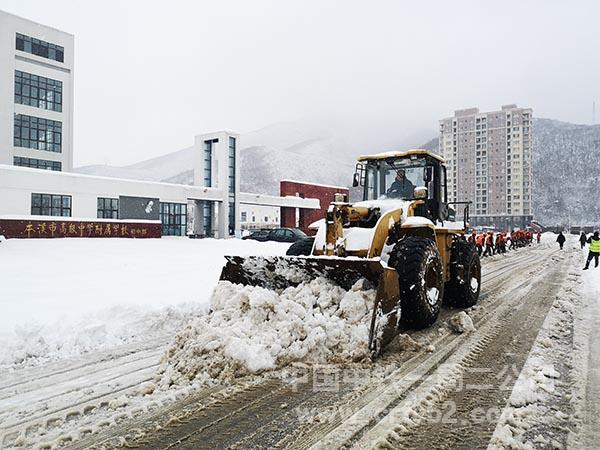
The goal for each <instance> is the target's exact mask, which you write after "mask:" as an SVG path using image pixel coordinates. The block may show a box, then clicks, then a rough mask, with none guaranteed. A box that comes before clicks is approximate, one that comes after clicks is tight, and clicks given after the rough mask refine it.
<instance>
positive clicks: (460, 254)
mask: <svg viewBox="0 0 600 450" xmlns="http://www.w3.org/2000/svg"><path fill="white" fill-rule="evenodd" d="M471 264H478V265H479V274H480V275H481V262H480V259H479V254H478V253H477V248H476V247H475V245H473V244H472V243H470V242H467V241H464V240H462V239H458V240H456V241H455V242H454V245H453V246H452V249H451V255H450V279H449V280H448V282H447V283H446V287H445V289H444V292H445V296H444V303H446V304H447V305H449V306H455V307H458V308H469V307H471V306H474V305H475V304H476V303H477V300H478V299H479V290H480V288H481V278H480V279H479V280H478V282H479V285H478V289H477V292H476V293H473V292H472V291H471V289H470V280H464V281H465V282H462V283H461V278H460V271H461V267H462V268H463V269H462V270H463V271H465V270H466V271H467V273H469V268H470V266H471Z"/></svg>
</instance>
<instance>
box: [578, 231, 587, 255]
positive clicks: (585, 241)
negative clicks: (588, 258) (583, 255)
mask: <svg viewBox="0 0 600 450" xmlns="http://www.w3.org/2000/svg"><path fill="white" fill-rule="evenodd" d="M579 243H580V244H581V250H583V248H584V247H585V244H586V243H587V236H586V235H585V233H584V232H583V231H582V232H581V236H579Z"/></svg>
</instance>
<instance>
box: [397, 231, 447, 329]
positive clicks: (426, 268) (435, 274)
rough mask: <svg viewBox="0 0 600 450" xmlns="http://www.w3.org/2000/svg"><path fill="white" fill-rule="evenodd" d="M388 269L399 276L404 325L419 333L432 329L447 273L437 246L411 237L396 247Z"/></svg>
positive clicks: (431, 242)
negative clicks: (419, 331)
mask: <svg viewBox="0 0 600 450" xmlns="http://www.w3.org/2000/svg"><path fill="white" fill-rule="evenodd" d="M388 265H389V266H390V267H393V268H394V269H396V271H397V272H398V279H399V282H400V302H401V308H402V309H401V320H402V323H404V324H405V325H408V326H410V327H411V328H416V329H420V328H426V327H428V326H430V325H432V324H433V323H434V322H435V321H436V319H437V317H438V315H439V314H440V308H441V306H442V298H443V296H444V270H443V265H442V259H441V257H440V253H439V252H438V249H437V246H436V244H435V242H433V241H432V240H431V239H427V238H423V237H419V236H408V237H406V238H405V239H403V240H401V241H400V242H398V243H397V244H396V245H395V246H394V248H393V249H392V251H391V252H390V258H389V260H388Z"/></svg>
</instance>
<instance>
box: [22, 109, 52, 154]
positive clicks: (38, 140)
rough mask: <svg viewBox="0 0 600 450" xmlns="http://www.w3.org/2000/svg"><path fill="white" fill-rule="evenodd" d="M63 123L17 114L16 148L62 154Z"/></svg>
mask: <svg viewBox="0 0 600 450" xmlns="http://www.w3.org/2000/svg"><path fill="white" fill-rule="evenodd" d="M61 143H62V123H61V122H57V121H55V120H50V119H42V118H39V117H33V116H27V115H25V114H15V122H14V146H15V147H25V148H33V149H36V150H45V151H48V152H55V153H61Z"/></svg>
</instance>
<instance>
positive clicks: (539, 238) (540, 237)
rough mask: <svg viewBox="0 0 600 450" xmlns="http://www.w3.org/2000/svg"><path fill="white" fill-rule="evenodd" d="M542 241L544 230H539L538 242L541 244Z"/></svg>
mask: <svg viewBox="0 0 600 450" xmlns="http://www.w3.org/2000/svg"><path fill="white" fill-rule="evenodd" d="M540 242H542V232H541V231H538V234H537V243H538V244H539V243H540Z"/></svg>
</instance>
